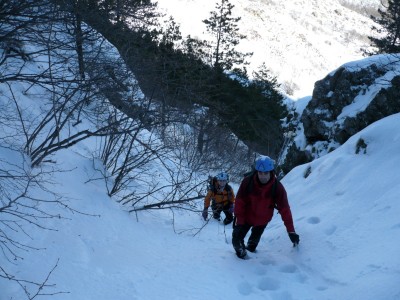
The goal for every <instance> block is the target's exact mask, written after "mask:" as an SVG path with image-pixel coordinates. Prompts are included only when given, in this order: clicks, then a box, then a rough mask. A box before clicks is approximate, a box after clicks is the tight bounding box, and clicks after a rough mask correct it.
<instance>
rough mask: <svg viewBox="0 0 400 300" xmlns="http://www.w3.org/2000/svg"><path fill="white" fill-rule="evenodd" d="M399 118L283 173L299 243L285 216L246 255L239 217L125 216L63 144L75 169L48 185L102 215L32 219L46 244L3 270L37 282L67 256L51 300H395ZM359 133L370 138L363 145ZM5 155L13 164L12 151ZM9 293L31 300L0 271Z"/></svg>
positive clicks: (54, 277) (65, 162) (34, 233)
mask: <svg viewBox="0 0 400 300" xmlns="http://www.w3.org/2000/svg"><path fill="white" fill-rule="evenodd" d="M399 126H400V114H396V115H392V116H389V117H387V118H385V119H383V120H380V121H379V122H376V123H374V124H372V125H371V126H369V127H368V128H366V129H365V130H363V131H361V132H360V133H358V134H356V135H355V136H353V137H352V138H351V139H349V140H348V141H347V142H346V143H345V144H344V145H343V146H342V147H340V148H339V149H337V150H335V151H333V152H332V153H330V154H328V155H326V156H324V157H322V158H320V159H318V160H315V161H313V162H312V163H310V164H307V165H303V166H299V167H297V168H295V169H294V170H292V171H291V172H290V173H289V174H288V175H287V176H286V177H285V178H284V179H283V180H282V182H283V184H284V185H285V187H286V189H287V192H288V197H289V201H290V203H291V207H292V213H293V216H294V222H295V227H296V230H297V232H298V234H299V235H300V239H301V241H300V245H299V247H298V248H293V247H292V245H291V243H290V240H289V238H288V236H287V233H286V232H285V228H284V226H283V224H282V221H281V220H280V216H279V215H278V214H276V215H275V217H274V219H273V221H272V222H271V223H270V224H269V225H268V227H267V229H266V231H265V233H264V235H263V237H262V239H261V243H260V245H259V247H258V251H257V252H256V253H254V254H253V253H249V256H250V259H249V260H241V259H238V258H237V257H236V255H235V254H234V251H233V249H232V245H231V234H232V228H231V227H230V226H226V227H224V226H223V225H222V224H220V223H217V222H216V221H214V220H212V221H209V222H208V223H207V224H205V223H204V221H203V220H202V219H201V217H200V213H195V212H188V211H174V212H173V215H172V212H170V211H145V212H141V213H138V214H137V215H134V214H131V215H130V214H128V213H127V212H126V211H125V210H124V209H121V207H119V205H118V204H117V203H116V202H114V201H113V200H112V199H109V198H108V197H107V196H106V194H105V192H106V191H105V189H104V187H103V186H102V184H101V183H100V182H99V181H97V182H93V181H92V182H88V183H85V182H86V181H87V180H88V179H90V178H93V177H95V176H94V175H95V171H94V170H93V166H92V163H91V161H90V160H89V159H88V158H86V157H84V156H82V155H80V154H79V152H81V153H83V152H85V151H79V149H75V151H63V152H62V153H59V154H58V155H57V156H56V159H57V161H58V163H59V167H61V168H63V169H70V170H72V171H70V172H67V173H58V174H57V176H55V177H54V178H53V180H54V181H55V182H56V183H57V184H53V185H51V186H49V188H51V189H52V191H54V192H57V193H60V194H63V195H65V196H68V197H69V198H70V199H71V200H70V201H69V205H70V206H72V207H74V208H75V209H77V210H79V211H81V212H84V213H88V214H92V215H94V216H88V215H82V214H77V213H67V212H64V213H63V216H64V217H66V218H67V219H61V220H52V221H51V222H49V223H47V226H50V227H52V228H54V229H57V231H49V230H43V229H40V228H36V227H32V226H31V227H30V228H29V227H24V229H25V230H26V231H27V232H29V235H30V237H31V239H27V240H26V241H24V242H26V243H28V245H29V246H32V247H35V248H43V249H42V250H29V251H21V252H20V253H19V254H20V255H21V256H22V257H24V259H23V261H21V260H20V261H18V262H16V263H15V264H13V263H12V262H7V261H3V262H2V267H6V268H7V269H8V270H9V271H10V272H14V273H15V274H16V275H17V276H18V277H20V278H26V279H28V280H32V281H39V282H40V281H41V280H44V279H45V278H46V275H47V273H48V272H49V270H50V269H51V268H52V267H54V265H55V264H56V263H57V260H58V259H59V262H58V266H57V268H56V269H55V270H54V271H53V273H52V274H51V276H50V279H49V282H48V283H49V284H55V286H54V287H53V288H51V289H50V290H46V291H47V292H49V291H63V292H68V293H65V294H59V295H55V296H53V297H52V299H65V300H70V299H71V300H72V299H74V300H75V299H80V300H103V299H104V300H109V299H118V300H132V299H137V300H147V299H152V300H157V299H160V300H161V299H174V300H175V299H176V300H178V299H182V300H183V299H199V300H203V299H231V300H234V299H247V298H248V299H274V300H275V299H277V300H291V299H292V300H306V299H309V300H320V299H324V300H328V299H332V300H336V299H343V300H346V299H349V300H350V299H363V300H376V299H386V300H397V299H399V298H400V288H399V285H398V280H399V276H400V257H399V255H398V254H399V253H400V243H399V242H398V240H397V239H396V238H397V237H398V236H399V234H400V220H399V217H398V216H399V213H400V202H399V201H398V198H399V195H400V192H399V189H398V183H399V182H400V173H399V172H398V167H399V166H400V156H399V155H398V149H400V132H399V131H398V128H399ZM360 138H362V139H363V140H364V141H365V143H366V144H367V147H366V150H365V153H364V149H361V151H360V152H359V154H356V148H357V147H356V145H357V142H358V140H359V139H360ZM87 147H90V145H87ZM86 150H87V149H86ZM0 155H1V157H2V158H3V159H5V158H8V160H9V162H11V161H15V158H13V157H7V155H8V154H7V151H6V150H4V149H2V150H1V152H0ZM306 174H309V175H308V176H307V175H306ZM234 187H235V189H236V188H237V185H234ZM198 207H199V210H200V209H201V207H202V200H199V201H198ZM203 226H204V227H203ZM0 291H1V293H0V299H2V300H3V299H24V297H23V294H22V291H21V289H20V287H19V286H17V285H16V284H14V283H12V282H11V281H7V280H0ZM35 299H44V297H37V298H35ZM47 299H48V298H47Z"/></svg>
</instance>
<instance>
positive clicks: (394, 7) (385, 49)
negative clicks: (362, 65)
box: [367, 0, 400, 55]
mask: <svg viewBox="0 0 400 300" xmlns="http://www.w3.org/2000/svg"><path fill="white" fill-rule="evenodd" d="M385 8H386V10H382V9H378V13H379V15H380V16H378V17H374V16H371V19H372V20H373V21H374V22H376V23H377V24H379V25H381V27H380V28H378V27H376V26H374V27H372V30H373V31H375V32H377V33H379V34H381V33H383V34H385V36H384V37H382V38H375V37H371V36H370V37H368V38H369V39H370V41H371V42H372V46H374V47H376V48H377V50H376V51H375V52H367V54H370V55H371V54H379V53H399V52H400V0H388V3H387V6H385Z"/></svg>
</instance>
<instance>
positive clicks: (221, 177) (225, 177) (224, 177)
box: [215, 172, 229, 182]
mask: <svg viewBox="0 0 400 300" xmlns="http://www.w3.org/2000/svg"><path fill="white" fill-rule="evenodd" d="M215 178H216V179H217V180H218V181H226V182H228V181H229V175H228V174H227V173H225V172H221V173H218V174H217V176H215Z"/></svg>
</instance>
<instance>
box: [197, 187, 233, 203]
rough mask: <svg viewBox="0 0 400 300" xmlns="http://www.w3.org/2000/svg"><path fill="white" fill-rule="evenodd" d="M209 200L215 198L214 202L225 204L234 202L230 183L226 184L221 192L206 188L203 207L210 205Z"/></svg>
mask: <svg viewBox="0 0 400 300" xmlns="http://www.w3.org/2000/svg"><path fill="white" fill-rule="evenodd" d="M211 200H215V202H216V203H221V204H226V202H228V201H229V202H230V203H231V204H232V205H233V204H235V193H234V192H233V189H232V187H231V186H230V185H227V186H226V187H225V188H224V190H223V191H222V192H216V191H212V190H211V189H210V190H208V192H207V195H206V197H205V198H204V208H206V209H207V208H208V207H209V206H210V203H211Z"/></svg>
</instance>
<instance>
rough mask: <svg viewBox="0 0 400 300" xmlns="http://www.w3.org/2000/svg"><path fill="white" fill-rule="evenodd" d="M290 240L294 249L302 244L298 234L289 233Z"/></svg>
mask: <svg viewBox="0 0 400 300" xmlns="http://www.w3.org/2000/svg"><path fill="white" fill-rule="evenodd" d="M289 238H290V240H291V241H292V243H293V247H296V245H298V244H299V243H300V236H299V235H298V234H297V233H296V232H289Z"/></svg>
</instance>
